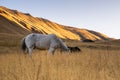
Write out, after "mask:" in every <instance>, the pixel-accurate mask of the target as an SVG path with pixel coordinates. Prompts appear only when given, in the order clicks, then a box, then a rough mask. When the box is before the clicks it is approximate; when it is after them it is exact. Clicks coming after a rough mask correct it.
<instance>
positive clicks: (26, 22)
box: [0, 6, 109, 40]
mask: <svg viewBox="0 0 120 80" xmlns="http://www.w3.org/2000/svg"><path fill="white" fill-rule="evenodd" d="M31 32H39V33H43V34H51V33H54V34H56V35H57V36H59V37H60V38H64V39H72V40H84V39H91V40H106V39H108V38H109V37H107V36H106V35H104V34H102V33H99V32H95V31H91V30H87V29H79V28H74V27H70V26H64V25H60V24H57V23H55V22H52V21H49V20H47V19H43V18H38V17H33V16H32V15H30V14H29V13H22V12H19V11H17V10H11V9H8V8H5V7H2V6H0V34H4V33H5V34H15V35H18V34H19V35H26V34H29V33H31Z"/></svg>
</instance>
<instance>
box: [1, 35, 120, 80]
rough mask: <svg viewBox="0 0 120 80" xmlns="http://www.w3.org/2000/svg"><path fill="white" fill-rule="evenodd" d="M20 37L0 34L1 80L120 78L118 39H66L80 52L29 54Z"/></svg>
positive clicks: (103, 79) (108, 79)
mask: <svg viewBox="0 0 120 80" xmlns="http://www.w3.org/2000/svg"><path fill="white" fill-rule="evenodd" d="M3 35H5V34H3ZM22 37H23V36H20V37H18V36H13V35H12V36H11V35H7V36H1V37H0V80H120V47H119V45H118V44H120V43H119V42H117V43H116V42H96V43H82V42H79V41H65V42H66V43H67V45H69V46H78V47H79V48H81V49H82V52H77V53H72V54H61V53H60V52H59V51H58V52H56V53H55V55H49V54H47V51H39V50H34V51H33V54H32V57H30V56H29V55H28V54H23V53H22V52H21V50H20V42H21V38H22Z"/></svg>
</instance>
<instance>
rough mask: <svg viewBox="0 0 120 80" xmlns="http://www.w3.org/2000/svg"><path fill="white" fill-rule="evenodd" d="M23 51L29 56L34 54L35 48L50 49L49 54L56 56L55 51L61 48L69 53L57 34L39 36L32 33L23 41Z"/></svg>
mask: <svg viewBox="0 0 120 80" xmlns="http://www.w3.org/2000/svg"><path fill="white" fill-rule="evenodd" d="M21 48H22V50H23V51H25V50H26V49H27V52H28V53H29V55H31V54H32V51H33V49H34V48H38V49H48V53H51V54H54V52H55V50H56V49H57V48H59V49H60V50H61V51H69V49H68V47H67V46H66V44H65V43H63V41H62V40H61V39H60V38H58V37H57V36H56V35H55V34H48V35H44V34H38V33H31V34H29V35H27V36H26V37H24V38H23V40H22V46H21Z"/></svg>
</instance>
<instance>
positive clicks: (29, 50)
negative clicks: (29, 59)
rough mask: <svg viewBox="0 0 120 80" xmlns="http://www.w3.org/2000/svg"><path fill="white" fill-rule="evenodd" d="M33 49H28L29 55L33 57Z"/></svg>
mask: <svg viewBox="0 0 120 80" xmlns="http://www.w3.org/2000/svg"><path fill="white" fill-rule="evenodd" d="M32 51H33V48H28V53H29V55H30V56H31V55H32Z"/></svg>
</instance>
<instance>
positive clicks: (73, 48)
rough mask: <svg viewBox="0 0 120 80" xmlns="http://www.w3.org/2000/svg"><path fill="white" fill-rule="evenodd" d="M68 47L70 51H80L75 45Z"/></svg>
mask: <svg viewBox="0 0 120 80" xmlns="http://www.w3.org/2000/svg"><path fill="white" fill-rule="evenodd" d="M68 48H69V50H70V52H80V51H81V49H80V48H79V47H77V46H76V47H70V46H68Z"/></svg>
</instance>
